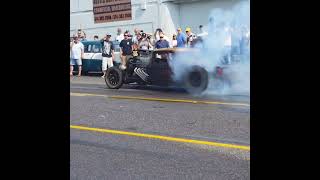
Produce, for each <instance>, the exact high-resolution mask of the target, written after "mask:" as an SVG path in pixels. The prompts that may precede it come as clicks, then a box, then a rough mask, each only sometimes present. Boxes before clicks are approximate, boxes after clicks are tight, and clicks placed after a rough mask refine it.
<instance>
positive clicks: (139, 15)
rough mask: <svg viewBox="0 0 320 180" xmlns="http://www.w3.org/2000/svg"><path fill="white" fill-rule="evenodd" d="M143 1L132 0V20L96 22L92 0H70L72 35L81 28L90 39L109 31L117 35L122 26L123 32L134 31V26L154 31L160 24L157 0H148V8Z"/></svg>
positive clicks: (146, 30)
mask: <svg viewBox="0 0 320 180" xmlns="http://www.w3.org/2000/svg"><path fill="white" fill-rule="evenodd" d="M143 1H144V0H131V5H132V20H128V21H117V22H108V23H99V24H94V18H93V11H92V10H93V3H92V0H70V6H71V8H70V36H72V35H73V34H74V33H75V32H76V30H77V29H79V28H82V29H84V30H85V32H86V34H87V38H88V39H92V38H93V36H94V35H98V36H99V37H102V36H104V35H105V34H106V33H107V32H110V33H111V34H112V36H115V35H116V32H117V28H121V29H122V31H123V32H124V31H125V30H127V29H128V30H130V32H133V29H134V28H142V29H143V30H144V31H145V32H150V33H151V32H154V31H155V29H156V28H157V27H158V26H159V24H157V23H158V15H157V14H158V4H157V0H147V2H148V3H147V9H146V10H142V9H141V3H142V2H143Z"/></svg>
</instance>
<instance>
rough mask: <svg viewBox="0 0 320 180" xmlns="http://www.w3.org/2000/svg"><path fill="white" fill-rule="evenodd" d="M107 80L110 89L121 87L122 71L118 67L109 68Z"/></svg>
mask: <svg viewBox="0 0 320 180" xmlns="http://www.w3.org/2000/svg"><path fill="white" fill-rule="evenodd" d="M105 82H106V84H107V86H108V87H109V88H110V89H119V88H120V87H121V86H122V84H123V74H122V71H121V70H120V69H119V68H117V67H111V68H108V69H107V72H106V75H105Z"/></svg>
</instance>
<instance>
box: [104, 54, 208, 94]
mask: <svg viewBox="0 0 320 180" xmlns="http://www.w3.org/2000/svg"><path fill="white" fill-rule="evenodd" d="M195 51H197V49H192V48H164V49H156V50H139V51H138V53H134V54H136V56H132V57H130V58H128V61H127V68H126V69H125V70H121V69H120V68H119V65H116V66H114V67H111V68H108V70H107V72H106V76H105V82H106V84H107V86H108V87H109V88H110V89H118V88H120V87H121V86H122V84H129V83H138V84H140V85H158V86H178V87H182V88H184V89H186V90H187V91H188V92H189V93H193V94H199V93H201V92H203V91H204V90H206V89H207V86H208V81H209V75H208V71H207V70H206V69H205V68H204V67H202V66H201V65H190V66H189V67H179V68H180V69H181V68H183V73H180V74H181V75H180V76H179V78H175V76H174V73H173V69H171V67H172V64H170V61H172V60H173V57H174V56H175V54H177V53H183V55H184V56H188V53H194V52H195ZM190 55H191V54H190ZM179 66H180V65H179ZM173 68H174V67H173Z"/></svg>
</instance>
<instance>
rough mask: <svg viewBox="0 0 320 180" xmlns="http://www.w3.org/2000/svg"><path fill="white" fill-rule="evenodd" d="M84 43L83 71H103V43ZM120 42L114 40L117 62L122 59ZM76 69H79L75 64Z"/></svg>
mask: <svg viewBox="0 0 320 180" xmlns="http://www.w3.org/2000/svg"><path fill="white" fill-rule="evenodd" d="M82 44H83V45H84V58H83V59H82V73H83V74H90V73H99V74H100V73H102V69H101V68H102V67H101V66H102V44H101V42H100V41H83V42H82ZM119 44H120V43H119V42H117V41H113V45H114V49H115V63H114V64H119V63H120V62H121V61H120V47H119ZM74 71H78V67H77V66H75V68H74Z"/></svg>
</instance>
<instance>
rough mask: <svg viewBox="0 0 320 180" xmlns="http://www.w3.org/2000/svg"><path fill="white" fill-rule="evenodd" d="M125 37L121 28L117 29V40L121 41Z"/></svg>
mask: <svg viewBox="0 0 320 180" xmlns="http://www.w3.org/2000/svg"><path fill="white" fill-rule="evenodd" d="M123 39H124V36H123V34H122V33H121V28H118V30H117V36H116V41H117V42H121V41H122V40H123Z"/></svg>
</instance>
